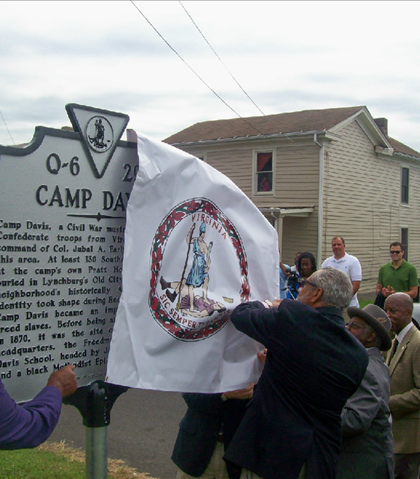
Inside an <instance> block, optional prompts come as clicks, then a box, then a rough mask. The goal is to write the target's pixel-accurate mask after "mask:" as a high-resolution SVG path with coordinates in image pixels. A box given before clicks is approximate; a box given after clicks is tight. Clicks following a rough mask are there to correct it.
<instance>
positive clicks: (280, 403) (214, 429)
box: [0, 237, 420, 479]
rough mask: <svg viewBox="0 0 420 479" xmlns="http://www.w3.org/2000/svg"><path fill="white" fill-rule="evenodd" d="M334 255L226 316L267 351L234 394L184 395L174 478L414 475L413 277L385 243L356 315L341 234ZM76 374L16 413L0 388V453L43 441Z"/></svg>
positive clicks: (63, 373)
mask: <svg viewBox="0 0 420 479" xmlns="http://www.w3.org/2000/svg"><path fill="white" fill-rule="evenodd" d="M331 247H332V251H333V256H331V257H330V258H327V259H326V260H325V261H324V262H323V263H322V266H321V268H320V269H319V270H317V268H316V260H315V258H314V256H313V255H312V254H311V253H309V252H302V253H298V254H297V255H296V258H295V265H294V267H292V268H289V267H288V266H287V265H283V264H282V263H280V275H284V285H283V286H281V290H280V293H281V294H283V296H282V298H284V299H273V300H265V301H250V302H244V303H242V304H240V305H239V306H237V307H236V308H235V309H234V310H233V312H232V314H231V321H232V324H233V325H234V327H235V328H237V329H238V330H239V331H241V332H243V333H244V334H246V335H248V336H250V337H251V338H253V339H255V340H256V341H257V342H259V343H260V344H262V345H264V348H265V349H264V351H261V352H260V353H259V354H258V358H259V360H260V361H262V362H263V363H264V367H263V371H262V374H261V377H260V379H259V381H258V383H257V384H249V385H247V386H246V387H244V388H243V389H240V390H236V391H227V392H225V393H223V394H198V393H197V394H192V393H188V394H183V397H184V400H185V402H186V404H187V412H186V414H185V416H184V418H183V419H182V421H181V423H180V429H179V434H178V437H177V439H176V443H175V446H174V450H173V454H172V460H173V461H174V462H175V464H176V465H177V466H178V474H177V479H189V478H190V477H200V478H202V479H259V478H264V479H304V478H307V479H334V478H338V479H365V478H369V479H392V478H395V479H419V473H420V331H419V330H418V327H416V325H415V323H414V322H413V318H412V315H413V308H414V306H413V300H414V299H415V298H417V297H418V280H417V271H416V269H415V267H414V266H413V265H410V264H409V263H408V262H407V261H405V260H404V248H403V245H402V244H401V243H400V242H393V243H391V245H390V256H391V261H390V262H389V263H388V264H386V265H384V266H382V267H381V268H380V271H379V274H378V281H377V287H376V300H375V304H368V305H367V306H365V307H364V308H363V309H360V305H359V302H358V299H357V292H358V290H359V287H360V283H361V281H362V270H361V266H360V262H359V261H358V259H357V258H356V257H354V256H352V255H349V254H347V253H346V251H345V242H344V239H343V238H341V237H334V238H333V239H332V242H331ZM290 277H293V278H294V279H293V287H290V281H288V278H290ZM344 318H345V319H344ZM73 369H74V366H71V365H68V366H66V367H64V368H62V369H61V370H59V371H56V372H54V373H53V374H51V376H50V378H49V379H48V383H47V385H46V387H45V388H44V389H43V390H42V391H41V392H40V393H39V394H38V395H37V396H36V397H35V398H34V399H33V400H32V401H29V402H27V403H26V404H24V405H23V406H20V405H18V404H16V403H15V402H14V401H13V399H12V398H11V397H10V396H9V395H8V393H7V392H6V390H5V389H4V386H3V384H2V383H1V381H0V403H1V408H0V449H17V448H25V447H35V446H36V445H38V444H40V443H41V442H42V441H44V440H45V439H46V438H47V437H48V436H49V435H50V434H51V432H52V430H53V429H54V427H55V425H56V424H57V421H58V418H59V415H60V410H61V403H62V398H63V397H66V396H68V395H70V394H72V393H74V391H75V390H76V388H77V383H76V379H75V375H74V371H73Z"/></svg>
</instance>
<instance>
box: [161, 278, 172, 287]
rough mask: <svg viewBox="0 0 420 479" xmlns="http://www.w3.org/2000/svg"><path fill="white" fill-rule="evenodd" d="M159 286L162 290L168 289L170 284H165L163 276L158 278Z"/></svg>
mask: <svg viewBox="0 0 420 479" xmlns="http://www.w3.org/2000/svg"><path fill="white" fill-rule="evenodd" d="M160 286H161V288H162V289H168V288H170V287H171V283H167V282H166V281H165V280H164V279H163V276H161V277H160Z"/></svg>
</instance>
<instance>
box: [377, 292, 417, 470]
mask: <svg viewBox="0 0 420 479" xmlns="http://www.w3.org/2000/svg"><path fill="white" fill-rule="evenodd" d="M384 309H385V311H386V313H387V314H388V316H389V319H390V320H391V324H392V326H391V331H393V332H394V333H395V335H396V336H395V339H394V341H393V344H392V347H391V349H390V350H389V351H388V355H387V360H386V363H387V365H388V366H389V372H390V375H391V397H390V400H389V407H390V409H391V413H392V419H393V424H392V432H393V435H394V471H395V479H418V477H419V471H420V331H419V330H418V329H417V328H416V327H415V326H414V324H413V322H412V313H413V299H412V298H411V297H410V296H409V295H408V294H405V293H394V294H392V295H391V296H388V298H387V299H386V301H385V306H384Z"/></svg>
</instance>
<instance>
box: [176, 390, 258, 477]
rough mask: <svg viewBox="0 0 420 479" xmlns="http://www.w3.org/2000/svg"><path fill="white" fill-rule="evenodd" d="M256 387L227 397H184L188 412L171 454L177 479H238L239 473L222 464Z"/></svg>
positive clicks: (227, 393) (192, 395)
mask: <svg viewBox="0 0 420 479" xmlns="http://www.w3.org/2000/svg"><path fill="white" fill-rule="evenodd" d="M253 390H254V385H253V384H251V385H250V386H248V387H246V388H244V389H240V390H238V391H230V392H226V393H224V394H192V393H184V394H183V395H182V397H183V398H184V401H185V402H186V403H187V406H188V409H187V412H186V414H185V416H184V417H183V419H182V421H181V423H180V425H179V433H178V437H177V439H176V442H175V446H174V450H173V453H172V460H173V461H174V463H175V464H176V465H177V466H178V468H179V469H178V473H177V476H176V477H177V479H188V478H189V477H191V476H192V477H200V478H202V479H228V476H229V478H230V479H235V478H236V479H239V475H240V470H239V469H238V468H236V467H234V466H233V465H228V467H226V463H225V461H224V460H223V454H224V451H225V447H227V446H228V445H229V442H230V440H231V439H232V436H233V434H234V433H235V431H236V429H237V427H238V425H239V423H240V421H241V419H242V417H243V415H244V413H245V409H246V406H247V404H248V402H249V399H250V398H252V395H253Z"/></svg>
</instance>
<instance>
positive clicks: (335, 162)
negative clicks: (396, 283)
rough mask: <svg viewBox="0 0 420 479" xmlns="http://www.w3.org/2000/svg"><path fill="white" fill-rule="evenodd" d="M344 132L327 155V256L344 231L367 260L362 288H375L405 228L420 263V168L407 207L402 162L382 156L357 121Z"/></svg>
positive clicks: (414, 170) (352, 250)
mask: <svg viewBox="0 0 420 479" xmlns="http://www.w3.org/2000/svg"><path fill="white" fill-rule="evenodd" d="M339 135H340V140H339V141H335V142H333V143H332V144H331V145H330V146H329V148H328V151H327V154H326V156H325V169H324V192H323V193H324V215H323V221H324V228H323V237H322V244H323V250H324V255H325V257H327V256H330V255H331V251H330V241H331V238H332V237H333V236H334V235H340V236H343V237H344V239H345V241H346V251H347V252H348V253H349V254H353V255H355V256H357V257H358V258H359V260H360V262H361V264H362V270H363V282H362V287H361V292H374V289H375V285H376V279H377V274H378V270H379V267H380V266H381V265H382V264H384V263H386V262H388V261H389V243H390V242H391V241H399V240H400V228H401V227H409V228H410V229H409V232H410V240H409V247H410V258H409V259H410V262H412V263H413V264H415V266H416V267H418V266H420V264H419V260H420V248H419V246H420V228H419V226H420V225H419V222H418V218H419V205H420V197H419V195H420V191H419V188H418V186H419V185H420V168H419V165H418V164H415V163H412V164H410V165H409V166H410V205H409V206H408V207H407V206H401V205H400V188H401V186H400V185H401V179H400V175H401V173H400V168H401V164H400V162H399V161H397V160H396V159H395V158H393V159H383V158H379V157H378V156H377V155H376V153H375V152H374V145H373V144H372V143H371V141H370V140H369V138H368V137H367V136H366V134H365V133H364V132H363V130H362V129H361V128H360V126H359V125H358V124H357V123H356V122H353V123H351V124H350V125H349V126H347V127H346V128H345V129H343V130H342V131H340V132H339ZM404 166H406V165H404Z"/></svg>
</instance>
